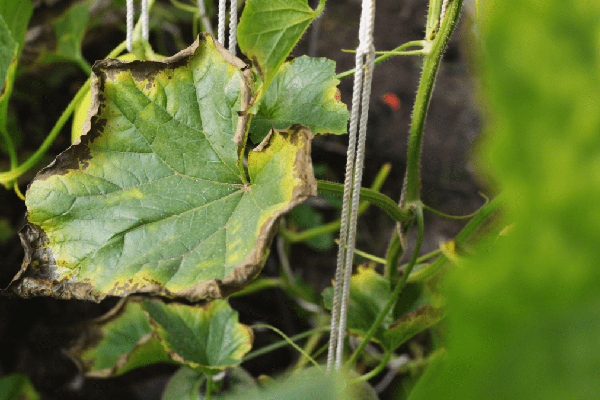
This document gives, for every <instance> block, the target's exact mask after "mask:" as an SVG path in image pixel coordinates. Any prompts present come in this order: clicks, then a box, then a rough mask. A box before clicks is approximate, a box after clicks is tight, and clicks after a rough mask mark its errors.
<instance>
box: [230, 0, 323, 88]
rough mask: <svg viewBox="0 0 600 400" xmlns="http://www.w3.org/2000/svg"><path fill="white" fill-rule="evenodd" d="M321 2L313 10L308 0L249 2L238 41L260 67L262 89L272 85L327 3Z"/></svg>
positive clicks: (243, 16) (243, 51)
mask: <svg viewBox="0 0 600 400" xmlns="http://www.w3.org/2000/svg"><path fill="white" fill-rule="evenodd" d="M321 3H322V4H319V7H318V8H317V10H313V9H312V8H310V7H309V6H308V0H277V1H273V0H248V1H246V5H245V6H244V11H243V12H242V16H241V17H240V23H239V25H238V30H237V36H238V44H239V46H240V49H241V50H242V53H244V54H245V55H246V56H247V57H248V58H249V59H251V60H252V61H254V63H255V65H256V66H257V67H258V68H259V71H260V74H261V78H262V81H263V86H262V89H261V90H266V89H267V88H268V87H269V85H270V84H271V82H272V81H273V78H274V77H275V74H277V71H279V68H280V67H281V66H282V65H283V63H284V61H285V59H286V57H287V56H288V55H289V54H290V52H291V51H292V49H293V48H294V47H295V46H296V43H298V40H300V37H301V36H302V34H303V33H304V31H306V28H308V26H309V25H310V23H311V22H312V21H313V20H314V19H315V18H316V17H317V16H318V15H319V14H320V13H321V11H322V10H323V7H324V5H325V2H324V1H321ZM262 94H263V93H259V94H258V97H259V98H260V97H262Z"/></svg>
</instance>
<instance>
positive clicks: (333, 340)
mask: <svg viewBox="0 0 600 400" xmlns="http://www.w3.org/2000/svg"><path fill="white" fill-rule="evenodd" d="M374 23H375V0H363V3H362V13H361V19H360V28H359V38H360V44H359V47H358V48H357V49H356V67H355V71H357V72H356V73H355V75H354V88H353V93H352V111H351V116H350V127H349V139H348V152H347V160H346V176H345V179H344V196H343V207H342V217H341V225H340V243H339V248H338V260H337V269H336V277H335V289H334V298H333V305H332V314H331V336H330V342H329V353H328V356H327V370H330V369H331V367H332V365H333V362H334V361H333V360H334V359H335V367H336V369H340V368H341V363H342V358H343V352H344V339H345V334H346V322H347V319H346V317H347V307H348V299H349V294H350V278H351V277H352V260H353V256H354V244H355V239H356V220H357V218H358V204H359V202H360V186H361V181H362V171H363V165H364V150H365V143H366V133H367V116H368V113H369V100H370V96H371V80H372V76H373V68H374V62H375V47H374V46H373V29H374ZM365 54H366V55H367V68H366V69H365V70H363V56H364V55H365ZM363 80H364V83H363ZM361 99H362V104H361ZM359 107H360V108H361V109H362V113H361V115H360V127H359V139H358V149H357V148H356V142H357V140H356V131H357V127H358V125H359ZM350 196H352V202H350ZM350 203H351V204H352V212H351V215H350V221H349V223H348V216H349V215H348V214H349V208H350V206H349V204H350ZM344 266H345V268H346V270H345V274H344V272H343V269H344ZM342 279H343V283H342ZM342 291H343V295H342ZM340 297H341V298H340ZM338 314H339V326H338Z"/></svg>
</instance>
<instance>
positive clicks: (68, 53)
mask: <svg viewBox="0 0 600 400" xmlns="http://www.w3.org/2000/svg"><path fill="white" fill-rule="evenodd" d="M91 3H92V1H91V0H84V1H81V2H78V3H75V4H74V5H73V6H71V7H70V8H69V9H68V10H67V11H66V12H65V13H64V14H63V15H61V17H60V18H58V19H57V20H55V21H54V22H53V23H52V25H53V26H54V31H55V32H56V36H57V43H56V44H57V47H56V54H57V55H59V56H61V57H65V58H76V59H83V56H82V55H81V43H82V42H83V36H84V35H85V31H86V29H87V28H88V22H89V20H90V13H89V11H88V10H89V7H90V5H91Z"/></svg>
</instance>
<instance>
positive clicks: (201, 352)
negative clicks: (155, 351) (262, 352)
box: [142, 300, 253, 374]
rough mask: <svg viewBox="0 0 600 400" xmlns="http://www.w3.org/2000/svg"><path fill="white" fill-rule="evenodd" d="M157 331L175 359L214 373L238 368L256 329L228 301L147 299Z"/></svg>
mask: <svg viewBox="0 0 600 400" xmlns="http://www.w3.org/2000/svg"><path fill="white" fill-rule="evenodd" d="M142 307H143V308H144V310H145V311H146V312H147V313H148V316H149V317H150V321H151V323H152V326H153V329H154V331H155V332H156V333H157V334H158V337H159V338H160V340H161V342H162V343H163V345H164V346H165V348H166V349H167V351H168V352H169V354H170V355H171V358H173V359H174V360H175V361H177V362H179V363H181V364H184V365H187V366H190V367H192V368H195V369H197V370H200V371H204V372H206V373H209V374H214V373H217V372H219V371H220V370H223V369H225V368H229V367H234V366H236V365H238V364H239V363H240V362H241V361H242V357H243V356H244V354H246V353H247V352H248V351H250V348H251V347H252V340H253V334H252V330H251V329H250V328H249V327H247V326H245V325H242V324H240V323H239V322H238V313H237V312H236V311H234V310H232V309H231V307H230V306H229V304H228V303H227V301H225V300H214V301H212V302H210V303H209V304H208V305H206V306H204V307H200V306H186V305H181V304H169V305H166V304H163V303H161V302H145V303H144V304H143V306H142Z"/></svg>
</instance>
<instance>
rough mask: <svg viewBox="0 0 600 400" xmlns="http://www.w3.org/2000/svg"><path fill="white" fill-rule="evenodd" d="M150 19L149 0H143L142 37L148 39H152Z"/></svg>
mask: <svg viewBox="0 0 600 400" xmlns="http://www.w3.org/2000/svg"><path fill="white" fill-rule="evenodd" d="M149 20H150V17H149V15H148V0H142V37H143V38H144V39H146V40H148V39H150V30H149V28H148V26H149V23H150V22H149Z"/></svg>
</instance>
